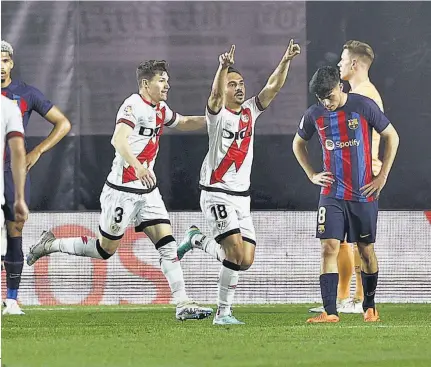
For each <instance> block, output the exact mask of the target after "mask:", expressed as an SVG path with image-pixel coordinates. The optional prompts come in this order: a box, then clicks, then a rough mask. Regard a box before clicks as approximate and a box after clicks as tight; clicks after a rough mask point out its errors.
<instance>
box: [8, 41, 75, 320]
mask: <svg viewBox="0 0 431 367" xmlns="http://www.w3.org/2000/svg"><path fill="white" fill-rule="evenodd" d="M12 57H13V48H12V46H11V45H10V44H9V43H7V42H6V41H1V94H2V95H4V96H6V97H7V98H9V99H11V100H13V101H14V102H15V103H16V104H17V105H18V107H19V108H20V110H21V113H22V116H23V125H24V131H25V130H26V129H27V126H28V121H29V118H30V115H31V113H32V112H33V111H36V112H37V113H38V114H39V115H41V116H42V117H44V118H45V119H46V120H47V121H48V122H50V123H51V124H53V125H54V127H53V129H52V131H51V133H50V134H49V136H48V137H47V138H46V139H45V140H43V141H42V142H41V143H40V144H39V145H37V146H36V147H35V148H34V149H33V150H32V151H31V152H29V153H28V154H27V156H26V168H27V171H29V170H30V169H31V168H32V167H33V166H34V165H35V164H36V162H37V161H38V160H39V158H40V156H41V155H42V154H43V153H45V152H47V151H48V150H50V149H51V148H52V147H54V146H55V145H56V144H57V143H58V142H59V141H60V140H61V139H63V137H64V136H65V135H66V134H67V133H68V132H69V130H70V127H71V126H70V122H69V120H68V119H67V118H66V117H65V116H64V115H63V113H62V112H61V111H60V110H59V109H58V108H57V107H56V106H54V105H53V103H52V102H51V101H49V100H48V99H46V98H45V96H44V95H43V94H42V93H41V92H40V91H39V90H38V89H36V88H34V87H32V86H30V85H27V84H25V83H23V82H21V81H18V80H15V79H14V80H12V79H11V71H12V69H13V66H14V62H13V59H12ZM4 181H5V190H4V191H5V192H4V193H5V199H6V202H5V205H4V214H5V218H6V227H7V253H6V256H5V258H4V265H5V268H6V285H7V296H6V301H5V304H6V308H5V309H4V310H3V314H13V315H21V314H24V312H22V310H21V309H20V307H19V306H18V304H17V302H16V300H17V297H18V288H19V285H20V282H21V274H22V268H23V264H24V254H23V252H22V230H23V226H24V221H22V220H20V221H18V220H16V218H15V213H14V202H15V189H14V184H13V174H12V172H11V166H10V152H9V150H6V158H5V165H4ZM24 193H25V195H24V199H25V202H26V203H27V205H28V204H29V203H30V179H29V177H28V175H27V179H26V181H25V191H24Z"/></svg>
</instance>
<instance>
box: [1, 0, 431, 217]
mask: <svg viewBox="0 0 431 367" xmlns="http://www.w3.org/2000/svg"><path fill="white" fill-rule="evenodd" d="M430 19H431V3H430V2H428V3H427V2H375V1H373V2H344V3H343V2H326V1H325V2H307V3H305V2H300V1H298V2H206V1H205V2H204V1H202V2H200V1H196V2H87V1H84V2H82V1H70V2H68V1H61V2H37V1H30V2H13V1H12V2H10V1H6V2H2V12H1V20H2V29H1V31H2V39H5V40H7V41H8V42H10V43H11V44H12V45H13V47H14V49H15V54H14V61H15V69H14V71H13V74H12V76H13V78H15V79H22V80H23V81H25V82H26V83H28V84H31V85H34V86H36V87H37V88H39V89H40V90H41V91H42V92H43V93H44V94H45V95H46V96H47V97H48V98H50V99H51V100H52V101H53V102H54V103H55V104H56V105H57V106H59V107H60V108H61V109H62V110H63V112H65V114H66V115H67V116H68V118H69V119H70V121H71V122H72V124H73V129H72V132H71V133H70V134H69V135H68V136H67V137H66V138H65V139H64V140H63V141H62V142H61V143H60V144H59V145H58V146H57V147H55V148H54V149H53V150H52V151H50V152H49V153H47V154H45V155H43V157H42V158H41V159H40V161H39V162H38V164H37V165H36V166H35V167H34V168H33V169H32V170H31V179H32V198H31V200H32V201H31V209H32V210H33V211H35V210H36V211H47V210H56V211H57V210H59V211H63V210H98V209H99V208H100V207H99V194H100V191H101V189H102V186H103V183H104V181H105V179H106V176H107V174H108V172H109V170H110V166H111V162H112V158H113V155H114V150H113V147H112V146H111V145H110V138H111V135H112V132H113V130H114V126H115V116H116V112H117V109H118V107H119V106H120V105H121V103H122V101H123V100H124V99H125V98H126V97H128V96H129V95H130V94H132V93H134V92H135V91H136V89H137V85H136V80H135V70H136V67H137V65H138V64H139V63H140V62H141V61H143V60H146V59H166V60H167V61H168V62H169V63H170V74H171V79H170V82H171V87H172V88H171V91H170V93H169V100H168V104H169V105H170V106H171V108H172V109H174V110H176V111H177V112H179V113H181V114H198V115H200V114H203V113H204V108H205V105H206V100H207V97H208V94H209V91H210V86H211V82H212V79H213V76H214V73H215V70H216V68H217V65H218V55H219V54H220V53H222V52H224V51H225V50H227V49H228V48H229V46H230V45H231V44H233V43H234V44H236V46H237V48H236V50H237V52H236V67H237V68H238V69H239V70H240V71H241V72H242V73H243V75H244V77H245V82H246V88H247V95H248V96H249V97H251V96H252V95H254V94H256V93H258V92H259V91H260V89H261V88H262V87H263V86H264V84H265V82H266V80H267V78H268V77H269V75H270V74H271V73H272V71H273V69H274V68H275V67H276V66H277V64H278V62H279V60H280V58H281V56H282V55H283V53H284V51H285V49H286V47H287V44H288V42H289V39H290V38H294V39H295V41H296V42H299V43H300V45H301V47H302V53H301V56H300V57H298V58H296V59H295V60H294V61H293V62H292V66H291V70H290V73H289V77H288V81H287V82H286V85H285V87H284V88H283V90H282V92H281V93H280V95H279V96H278V97H277V98H276V100H275V101H274V103H273V104H272V105H271V106H270V108H269V109H268V111H266V112H265V113H264V114H263V115H262V117H261V118H260V119H259V121H258V126H257V134H256V136H255V139H256V144H255V152H254V154H255V159H254V166H253V171H252V186H251V188H252V208H253V209H266V210H274V209H287V210H315V208H316V203H317V199H318V195H319V190H318V188H317V187H315V186H313V185H312V184H311V183H310V182H309V181H308V180H307V178H306V176H305V174H304V173H303V171H302V169H301V168H300V167H299V165H298V164H297V162H296V160H295V158H294V156H293V154H292V151H291V142H292V139H293V135H294V134H295V131H296V126H297V124H298V122H299V120H300V118H301V116H302V113H303V112H304V111H305V109H306V108H307V107H308V106H309V105H310V104H313V103H315V100H314V97H313V96H310V95H309V94H308V91H307V84H308V80H309V78H310V77H311V75H312V74H313V73H314V71H315V70H316V68H317V67H319V66H322V65H328V64H330V65H335V64H336V63H337V62H338V60H339V56H340V52H341V48H342V46H343V44H344V42H345V41H347V40H349V39H358V40H361V41H364V42H367V43H369V44H370V45H371V46H372V47H373V49H374V51H375V54H376V59H375V62H374V64H373V66H372V68H371V80H372V81H373V82H374V84H375V85H376V87H377V89H378V90H379V91H380V93H381V95H382V98H383V102H384V105H385V110H386V114H387V116H388V117H389V118H390V120H391V121H392V122H393V124H394V125H395V126H396V128H397V129H398V131H399V134H400V138H401V144H400V148H399V153H398V156H397V158H396V161H395V164H394V167H393V170H392V172H391V175H390V177H389V180H388V183H387V185H386V187H385V189H384V192H383V194H382V197H381V200H380V207H381V208H382V209H396V210H401V209H408V210H423V209H427V208H428V209H429V208H431V190H430V188H431V144H430V143H429V141H430V137H431V104H430V96H429V88H430V85H431V22H430ZM50 128H51V125H50V124H49V123H47V122H46V121H44V120H43V119H42V118H40V117H39V116H38V115H37V114H34V115H33V116H32V117H31V119H30V124H29V131H28V136H29V143H30V144H29V145H30V147H32V146H35V145H36V144H37V143H38V142H40V140H41V139H43V138H44V137H45V136H46V135H47V134H48V133H49V131H50ZM167 130H169V129H166V130H165V131H166V134H165V135H164V136H163V137H162V139H161V147H160V152H159V157H158V159H157V162H156V173H157V175H158V182H159V187H160V190H161V192H162V194H163V197H164V199H165V203H166V206H167V207H168V209H169V210H197V209H199V190H198V186H197V183H198V178H199V169H200V165H201V163H202V160H203V158H204V156H205V154H206V151H207V144H208V140H207V137H206V131H201V132H197V133H187V134H184V133H176V132H175V131H172V130H169V131H167ZM310 151H311V153H312V159H313V162H314V165H315V167H316V168H317V167H320V166H321V152H320V147H319V145H318V142H317V139H313V141H312V144H311V148H310Z"/></svg>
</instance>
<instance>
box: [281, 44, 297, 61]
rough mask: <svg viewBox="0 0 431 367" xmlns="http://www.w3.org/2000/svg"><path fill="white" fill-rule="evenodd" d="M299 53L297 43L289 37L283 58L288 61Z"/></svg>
mask: <svg viewBox="0 0 431 367" xmlns="http://www.w3.org/2000/svg"><path fill="white" fill-rule="evenodd" d="M300 53H301V47H299V45H298V44H297V43H293V39H291V40H290V42H289V46H288V47H287V50H286V53H285V54H284V57H283V58H284V59H285V60H286V61H289V60H292V59H293V58H294V57H295V56H297V55H299V54H300Z"/></svg>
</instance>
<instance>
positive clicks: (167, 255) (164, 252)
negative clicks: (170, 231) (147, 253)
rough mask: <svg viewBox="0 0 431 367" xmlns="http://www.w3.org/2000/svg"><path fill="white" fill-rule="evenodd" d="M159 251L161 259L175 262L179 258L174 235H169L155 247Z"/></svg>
mask: <svg viewBox="0 0 431 367" xmlns="http://www.w3.org/2000/svg"><path fill="white" fill-rule="evenodd" d="M154 246H155V247H156V250H157V251H159V254H160V258H161V259H164V260H173V259H176V258H177V245H176V242H175V238H174V236H172V235H167V236H165V237H162V238H161V239H159V240H158V241H157V242H156V243H155V245H154Z"/></svg>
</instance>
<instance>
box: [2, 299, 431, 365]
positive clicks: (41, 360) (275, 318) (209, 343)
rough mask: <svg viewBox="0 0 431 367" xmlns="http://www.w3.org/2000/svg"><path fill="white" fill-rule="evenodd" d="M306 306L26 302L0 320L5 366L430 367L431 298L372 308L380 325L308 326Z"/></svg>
mask: <svg viewBox="0 0 431 367" xmlns="http://www.w3.org/2000/svg"><path fill="white" fill-rule="evenodd" d="M309 306H310V305H266V306H238V307H236V308H235V310H234V312H235V315H236V316H237V317H238V319H240V320H242V321H244V322H246V325H238V326H231V327H224V326H214V325H212V318H210V319H207V320H200V321H185V322H179V321H176V320H175V319H174V308H173V307H170V306H167V307H151V306H127V305H126V306H101V307H88V306H87V307H72V306H71V307H66V308H61V307H58V308H55V307H53V308H52V309H49V310H47V309H46V308H38V307H26V308H25V311H26V313H27V314H26V315H25V316H7V317H3V318H2V364H3V366H6V367H128V366H133V367H135V366H136V367H138V366H139V367H155V366H157V367H206V366H208V367H215V366H221V367H230V366H232V367H240V366H241V367H242V366H243V367H257V366H259V367H272V366H310V367H311V366H312V367H317V366H325V367H335V366H348V367H351V366H369V367H375V366H387V367H395V366H403V367H408V366H414V367H419V366H427V367H429V366H431V347H430V345H431V322H430V316H431V312H430V311H431V305H426V304H420V305H418V304H403V305H388V304H385V305H379V311H380V314H381V318H382V322H381V323H378V324H365V323H364V322H363V321H362V315H341V322H340V323H339V324H326V325H322V324H320V325H310V324H306V323H305V320H306V318H307V317H309V316H310V314H308V312H307V310H308V307H309Z"/></svg>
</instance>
